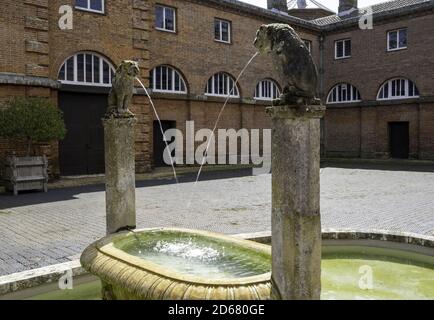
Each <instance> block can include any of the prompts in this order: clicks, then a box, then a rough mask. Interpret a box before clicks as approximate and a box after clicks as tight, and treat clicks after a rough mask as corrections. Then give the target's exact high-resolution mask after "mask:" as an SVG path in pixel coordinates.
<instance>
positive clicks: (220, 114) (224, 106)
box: [187, 52, 259, 208]
mask: <svg viewBox="0 0 434 320" xmlns="http://www.w3.org/2000/svg"><path fill="white" fill-rule="evenodd" d="M258 55H259V52H256V53H255V54H254V55H253V56H252V57H251V58H250V60H249V61H248V62H247V64H246V65H245V66H244V68H243V69H242V70H241V72H240V74H239V75H238V77H237V78H236V80H235V82H234V85H233V86H232V89H231V90H230V92H229V94H228V95H227V97H226V99H225V102H224V103H223V107H222V108H221V109H220V112H219V114H218V116H217V120H216V122H215V125H214V128H213V130H212V134H211V136H213V135H214V134H215V131H216V130H217V126H218V124H219V122H220V118H221V116H222V115H223V112H224V111H225V109H226V105H227V104H228V102H229V99H230V98H231V96H232V93H233V92H234V90H235V88H236V87H237V84H238V82H239V81H240V78H241V77H242V75H243V74H244V72H245V71H246V69H247V68H248V67H249V65H250V64H251V63H252V62H253V60H254V59H255V58H256V57H257V56H258ZM212 141H213V139H208V144H207V146H206V149H205V152H204V156H203V158H202V163H201V165H200V168H199V171H198V172H197V176H196V181H195V182H194V186H193V189H194V188H195V187H196V185H197V183H198V182H199V178H200V175H201V173H202V169H203V166H204V165H205V162H206V159H207V156H208V149H209V147H210V146H211V142H212ZM191 201H192V199H191V198H190V200H189V201H188V203H187V208H190V206H191Z"/></svg>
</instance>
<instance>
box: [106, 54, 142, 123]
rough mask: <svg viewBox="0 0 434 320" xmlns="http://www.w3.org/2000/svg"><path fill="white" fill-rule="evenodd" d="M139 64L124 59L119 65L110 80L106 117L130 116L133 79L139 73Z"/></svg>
mask: <svg viewBox="0 0 434 320" xmlns="http://www.w3.org/2000/svg"><path fill="white" fill-rule="evenodd" d="M139 72H140V69H139V64H138V63H137V62H136V61H131V60H125V61H122V63H121V64H120V65H119V67H118V68H117V70H116V74H115V76H114V77H113V80H112V89H111V90H110V94H109V98H108V110H107V114H106V116H107V117H112V116H117V117H131V116H133V114H132V113H131V112H130V111H129V110H128V107H129V106H130V103H131V100H132V98H133V90H134V80H135V78H136V77H137V76H138V75H139Z"/></svg>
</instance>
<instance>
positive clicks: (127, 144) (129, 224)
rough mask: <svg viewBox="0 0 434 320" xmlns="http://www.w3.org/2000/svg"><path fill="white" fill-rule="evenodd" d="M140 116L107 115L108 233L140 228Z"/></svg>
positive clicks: (105, 127)
mask: <svg viewBox="0 0 434 320" xmlns="http://www.w3.org/2000/svg"><path fill="white" fill-rule="evenodd" d="M135 123H136V119H135V118H133V117H131V118H116V117H112V118H109V119H104V120H103V124H104V143H105V177H106V221H107V234H113V233H116V232H119V231H122V230H127V229H135V228H136V195H135V188H136V184H135V151H134V143H135V137H134V136H135V135H134V124H135Z"/></svg>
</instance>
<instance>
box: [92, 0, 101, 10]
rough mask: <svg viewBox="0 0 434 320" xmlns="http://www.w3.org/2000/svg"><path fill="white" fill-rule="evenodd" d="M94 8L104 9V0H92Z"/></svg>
mask: <svg viewBox="0 0 434 320" xmlns="http://www.w3.org/2000/svg"><path fill="white" fill-rule="evenodd" d="M90 8H91V9H92V10H97V11H102V0H90Z"/></svg>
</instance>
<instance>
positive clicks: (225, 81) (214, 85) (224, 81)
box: [205, 72, 240, 98]
mask: <svg viewBox="0 0 434 320" xmlns="http://www.w3.org/2000/svg"><path fill="white" fill-rule="evenodd" d="M205 94H206V95H208V96H223V97H227V96H230V97H232V98H239V97H240V91H239V90H238V87H237V86H235V79H234V78H232V76H230V75H229V74H227V73H224V72H220V73H216V74H215V75H213V76H212V77H211V78H209V80H208V83H207V85H206V89H205Z"/></svg>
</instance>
